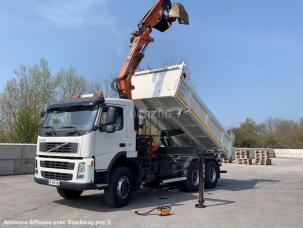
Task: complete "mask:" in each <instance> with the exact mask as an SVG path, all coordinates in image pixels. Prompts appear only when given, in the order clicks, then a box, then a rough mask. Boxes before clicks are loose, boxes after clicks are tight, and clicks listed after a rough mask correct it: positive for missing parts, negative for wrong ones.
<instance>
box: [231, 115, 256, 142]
mask: <svg viewBox="0 0 303 228" xmlns="http://www.w3.org/2000/svg"><path fill="white" fill-rule="evenodd" d="M259 128H260V126H258V124H257V123H256V122H254V121H253V120H251V119H246V120H245V122H244V123H241V124H240V127H239V128H234V129H233V132H234V134H235V136H236V138H235V146H236V147H258V144H259V143H258V132H259Z"/></svg>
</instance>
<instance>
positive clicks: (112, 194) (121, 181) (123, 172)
mask: <svg viewBox="0 0 303 228" xmlns="http://www.w3.org/2000/svg"><path fill="white" fill-rule="evenodd" d="M132 186H133V177H132V173H131V172H130V170H129V169H128V168H126V167H117V168H114V170H113V171H112V174H111V176H110V181H109V185H108V187H106V188H105V189H104V196H105V201H106V203H107V204H108V205H109V206H111V207H123V206H126V205H127V204H128V202H129V201H130V199H131V195H132Z"/></svg>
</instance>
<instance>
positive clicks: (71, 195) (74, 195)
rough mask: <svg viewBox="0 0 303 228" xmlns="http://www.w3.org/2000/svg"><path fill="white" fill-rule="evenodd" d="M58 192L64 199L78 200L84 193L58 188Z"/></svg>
mask: <svg viewBox="0 0 303 228" xmlns="http://www.w3.org/2000/svg"><path fill="white" fill-rule="evenodd" d="M57 192H58V194H59V195H60V196H61V197H62V198H64V199H78V198H79V197H80V196H81V194H82V192H83V191H81V190H72V189H64V188H57Z"/></svg>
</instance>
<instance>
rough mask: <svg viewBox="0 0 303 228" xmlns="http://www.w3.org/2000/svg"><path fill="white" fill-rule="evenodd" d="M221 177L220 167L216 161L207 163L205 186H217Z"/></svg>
mask: <svg viewBox="0 0 303 228" xmlns="http://www.w3.org/2000/svg"><path fill="white" fill-rule="evenodd" d="M218 179H219V167H218V165H217V163H216V162H215V161H208V162H206V164H205V188H215V187H216V186H217V183H218Z"/></svg>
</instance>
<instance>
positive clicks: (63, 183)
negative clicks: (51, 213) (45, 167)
mask: <svg viewBox="0 0 303 228" xmlns="http://www.w3.org/2000/svg"><path fill="white" fill-rule="evenodd" d="M34 180H35V182H36V183H38V184H44V185H49V184H48V179H45V178H38V177H35V178H34ZM49 186H51V185H49ZM53 187H55V186H53ZM96 187H97V186H95V184H94V183H83V184H81V183H73V182H68V181H60V188H64V189H73V190H91V189H96Z"/></svg>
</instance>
